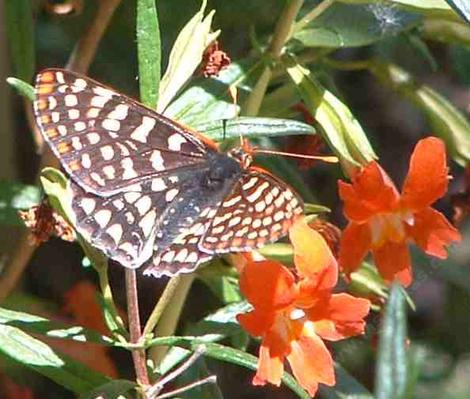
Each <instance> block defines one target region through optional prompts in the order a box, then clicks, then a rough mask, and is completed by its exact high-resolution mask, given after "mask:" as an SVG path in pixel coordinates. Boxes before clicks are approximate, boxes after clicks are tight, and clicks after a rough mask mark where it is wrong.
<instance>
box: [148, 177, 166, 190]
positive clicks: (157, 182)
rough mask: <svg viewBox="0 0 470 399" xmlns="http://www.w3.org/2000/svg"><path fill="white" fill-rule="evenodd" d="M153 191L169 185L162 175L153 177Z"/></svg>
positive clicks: (163, 188)
mask: <svg viewBox="0 0 470 399" xmlns="http://www.w3.org/2000/svg"><path fill="white" fill-rule="evenodd" d="M151 188H152V191H163V190H165V189H166V188H167V185H166V184H165V180H163V179H162V178H161V177H156V178H155V179H152V186H151Z"/></svg>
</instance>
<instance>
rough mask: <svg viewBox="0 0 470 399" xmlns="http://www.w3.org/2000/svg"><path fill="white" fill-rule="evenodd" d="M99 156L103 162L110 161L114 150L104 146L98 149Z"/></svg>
mask: <svg viewBox="0 0 470 399" xmlns="http://www.w3.org/2000/svg"><path fill="white" fill-rule="evenodd" d="M100 152H101V156H102V157H103V159H104V160H105V161H110V160H111V159H113V157H114V150H113V147H111V146H110V145H105V146H104V147H101V148H100Z"/></svg>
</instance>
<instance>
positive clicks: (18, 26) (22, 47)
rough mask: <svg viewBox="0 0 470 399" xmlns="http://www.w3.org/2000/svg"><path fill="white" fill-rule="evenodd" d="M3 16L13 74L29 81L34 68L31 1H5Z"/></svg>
mask: <svg viewBox="0 0 470 399" xmlns="http://www.w3.org/2000/svg"><path fill="white" fill-rule="evenodd" d="M4 18H5V26H6V32H7V36H8V41H9V44H10V46H9V47H10V50H11V58H12V61H13V71H14V74H15V75H16V76H18V77H19V78H20V79H22V80H24V81H26V82H30V81H31V79H32V78H33V74H34V68H35V60H34V42H35V40H34V22H33V8H32V5H31V1H30V0H15V1H11V0H9V1H6V2H5V16H4Z"/></svg>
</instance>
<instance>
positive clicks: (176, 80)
mask: <svg viewBox="0 0 470 399" xmlns="http://www.w3.org/2000/svg"><path fill="white" fill-rule="evenodd" d="M206 3H207V0H203V2H202V6H201V9H200V10H199V11H198V12H197V13H196V14H195V15H194V17H192V18H191V19H190V20H189V21H188V23H187V24H186V26H185V27H184V28H183V29H182V30H181V32H180V33H179V35H178V37H177V38H176V41H175V44H174V45H173V48H172V49H171V52H170V59H169V61H168V67H167V69H166V71H165V74H164V75H163V78H162V80H161V82H160V97H159V99H158V106H157V111H158V112H162V113H163V111H164V110H165V109H166V108H167V106H168V104H169V103H170V101H171V100H172V99H173V98H174V97H175V95H176V94H177V93H178V91H179V90H180V89H181V88H182V87H183V85H184V84H185V83H186V82H187V81H188V79H189V78H190V77H191V76H192V74H193V73H194V71H195V70H196V68H197V67H198V65H199V64H200V62H201V60H202V56H203V54H204V50H205V49H206V47H207V46H208V45H209V44H210V43H212V42H213V41H214V40H215V39H217V37H218V36H219V33H220V31H216V32H211V24H212V19H213V17H214V13H215V11H211V12H209V14H208V15H207V16H206V17H204V10H205V8H206ZM165 114H166V113H165Z"/></svg>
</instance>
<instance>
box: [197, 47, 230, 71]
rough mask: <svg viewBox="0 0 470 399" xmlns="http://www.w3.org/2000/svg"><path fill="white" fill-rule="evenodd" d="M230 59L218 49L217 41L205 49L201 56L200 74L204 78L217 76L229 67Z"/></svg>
mask: <svg viewBox="0 0 470 399" xmlns="http://www.w3.org/2000/svg"><path fill="white" fill-rule="evenodd" d="M230 62H231V60H230V57H229V56H228V55H227V53H225V51H223V50H220V49H219V43H218V42H217V40H216V41H215V42H213V43H212V44H211V45H210V46H209V47H207V49H206V51H205V52H204V55H203V56H202V63H201V64H202V74H203V75H204V77H205V78H211V77H213V76H219V73H220V71H221V70H222V69H225V68H227V66H229V65H230Z"/></svg>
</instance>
